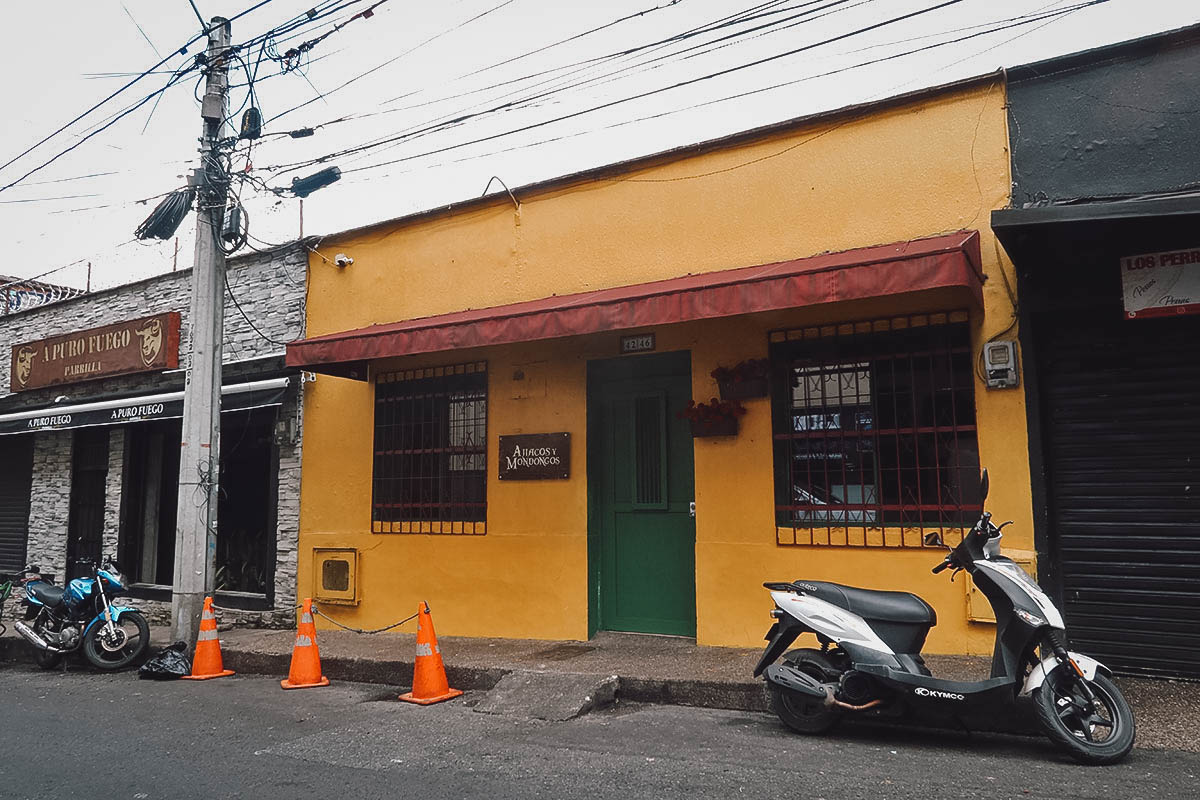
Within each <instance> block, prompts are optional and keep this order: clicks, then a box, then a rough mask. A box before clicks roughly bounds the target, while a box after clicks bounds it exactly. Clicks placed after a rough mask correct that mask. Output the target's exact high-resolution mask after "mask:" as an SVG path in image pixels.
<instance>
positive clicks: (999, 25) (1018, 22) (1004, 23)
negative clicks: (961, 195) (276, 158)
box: [343, 0, 1111, 175]
mask: <svg viewBox="0 0 1200 800" xmlns="http://www.w3.org/2000/svg"><path fill="white" fill-rule="evenodd" d="M1108 2H1111V0H1086V1H1085V2H1080V3H1077V4H1076V5H1074V6H1068V7H1064V8H1061V9H1056V10H1054V11H1049V12H1042V13H1035V14H1032V15H1021V16H1017V17H1011V18H1009V19H1007V20H999V21H995V22H993V23H990V24H992V25H993V26H994V27H992V28H989V29H987V30H983V31H977V32H975V33H970V34H966V35H963V36H960V37H956V38H953V39H949V40H946V41H942V42H935V43H932V44H927V45H922V46H920V47H916V48H912V49H910V50H906V51H904V52H900V53H892V54H889V55H886V56H882V57H879V58H874V59H870V60H868V61H863V62H859V63H856V64H852V65H849V66H845V67H840V68H837V69H833V70H828V71H826V72H822V73H818V74H814V75H807V76H804V77H801V78H796V79H792V80H788V81H783V82H780V83H775V84H772V85H770V86H764V87H759V88H755V89H750V90H747V91H744V92H739V93H737V94H733V95H728V96H725V97H720V98H716V99H713V100H707V101H704V102H700V103H695V104H692V105H688V106H685V107H683V108H677V109H673V110H669V111H662V112H657V113H654V114H650V115H647V116H643V117H639V118H637V119H633V120H624V121H621V122H617V123H614V124H612V125H607V126H604V127H602V128H599V129H596V130H589V131H581V132H578V133H574V134H568V135H564V136H558V137H552V138H549V139H544V140H542V141H540V142H537V143H535V144H547V143H551V142H555V141H561V140H563V139H567V138H573V137H575V136H582V135H586V134H589V133H595V132H597V131H598V130H607V129H611V128H617V127H622V126H624V125H629V124H633V123H636V122H645V121H648V120H652V119H658V118H661V117H665V116H669V115H672V114H677V113H682V112H685V111H691V110H694V109H697V108H703V107H706V106H711V105H716V104H718V103H723V102H727V101H730V100H735V99H740V98H744V97H748V96H751V95H755V94H761V93H764V92H769V91H773V90H775V89H780V88H783V87H785V86H790V85H794V84H797V83H801V82H805V81H810V80H815V79H817V78H822V77H828V76H830V75H835V74H839V73H842V72H847V71H850V70H853V69H858V68H861V67H865V66H871V65H875V64H880V63H884V62H886V61H891V60H894V59H897V58H902V57H905V56H909V55H913V54H916V53H920V52H924V51H927V50H933V49H936V48H940V47H945V46H947V45H951V44H957V43H961V42H964V41H968V40H970V39H975V38H979V37H981V36H987V35H991V34H994V33H999V32H1002V31H1005V30H1009V29H1012V28H1016V27H1020V26H1024V25H1029V24H1032V23H1034V22H1040V21H1043V20H1050V21H1054V20H1056V19H1058V18H1062V17H1065V16H1067V15H1069V14H1073V13H1075V12H1078V11H1081V10H1083V9H1085V8H1090V7H1092V6H1096V5H1102V4H1104V3H1108ZM971 27H977V26H971ZM990 49H994V48H988V50H990ZM982 52H987V50H984V51H982ZM976 55H977V54H976ZM616 102H623V101H616ZM610 105H612V104H611V103H608V104H603V105H600V106H595V107H593V108H590V109H585V110H583V111H581V112H577V113H575V114H569V115H564V116H563V117H560V118H556V119H554V120H549V121H546V122H542V123H535V124H533V125H528V126H523V127H521V128H517V129H514V130H510V131H504V132H501V133H497V134H493V135H490V136H484V137H480V138H477V139H473V140H471V141H467V142H460V143H456V144H452V145H448V146H446V147H442V148H437V149H435V150H430V151H426V152H423V153H418V154H414V155H409V156H404V157H401V158H396V159H390V160H388V161H383V162H380V163H377V164H369V165H366V166H362V167H353V168H348V169H344V170H343V173H344V174H347V175H349V174H352V173H355V172H364V171H367V170H372V169H379V168H381V167H386V166H392V165H395V164H400V163H404V162H408V161H414V160H417V159H420V158H427V157H429V156H432V155H439V154H441V153H446V152H450V151H452V150H457V149H461V148H464V147H470V146H472V145H476V144H481V143H483V142H487V141H492V140H495V139H499V138H503V137H506V136H510V135H513V134H516V133H522V132H525V131H527V130H531V129H534V128H537V127H541V126H542V125H549V124H552V123H554V122H557V121H560V120H562V119H568V118H571V117H575V116H582V115H583V114H586V113H590V112H591V111H594V110H598V109H600V108H606V107H609V106H610ZM843 124H844V123H843ZM528 146H532V145H529V144H522V145H519V146H514V147H511V148H507V149H505V150H500V151H496V153H492V154H489V155H495V154H498V153H503V152H510V151H511V150H515V149H520V148H523V147H528ZM477 157H481V156H473V157H472V158H477ZM463 160H468V159H463Z"/></svg>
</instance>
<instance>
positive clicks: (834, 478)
mask: <svg viewBox="0 0 1200 800" xmlns="http://www.w3.org/2000/svg"><path fill="white" fill-rule="evenodd" d="M771 341H772V344H771V359H772V363H773V369H774V371H775V374H776V376H778V378H779V381H778V383H779V384H780V385H784V386H785V388H784V389H783V390H782V391H781V390H780V389H779V388H778V387H777V389H776V392H775V395H774V398H773V401H772V402H773V405H774V408H773V415H772V417H773V420H774V428H775V430H774V439H775V475H776V487H775V488H776V491H775V497H776V511H777V522H778V524H779V525H784V526H791V527H794V528H797V529H799V528H816V527H830V528H833V527H843V526H844V527H854V526H858V527H860V528H879V527H902V528H913V527H916V528H925V527H932V528H942V527H944V526H959V525H962V524H963V523H968V524H969V523H971V522H973V521H974V519H975V517H976V516H977V514H978V510H979V505H980V501H979V498H978V496H977V495H978V491H977V488H972V487H977V485H978V480H979V479H978V475H979V464H978V450H977V447H976V444H975V442H976V438H975V410H974V409H975V406H974V377H973V375H972V373H971V355H970V334H969V330H968V327H967V315H966V313H965V312H955V313H953V314H936V315H934V314H930V315H919V316H914V317H906V318H899V319H893V320H882V321H875V322H869V323H858V324H853V325H850V324H846V325H838V326H828V327H824V328H811V329H804V330H802V331H786V332H776V333H775V334H773V335H772V337H771ZM860 533H861V532H860ZM795 540H796V542H798V543H803V544H810V543H815V542H817V541H818V537H815V536H814V537H808V538H806V537H804V536H796V537H795ZM822 541H823V543H828V542H830V541H832V537H831V536H825V537H824V539H823V540H822ZM844 541H845V543H848V544H854V543H855V542H856V541H857V542H858V543H860V544H866V543H869V542H871V541H872V538H871V537H867V536H862V535H860V536H859V537H858V538H857V540H856V539H855V538H854V537H850V536H847V537H846V539H845V540H844ZM873 541H874V542H875V543H876V544H878V545H883V544H884V542H883V538H882V537H879V536H877V537H874V540H873ZM789 543H790V541H789Z"/></svg>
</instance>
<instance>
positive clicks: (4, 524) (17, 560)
mask: <svg viewBox="0 0 1200 800" xmlns="http://www.w3.org/2000/svg"><path fill="white" fill-rule="evenodd" d="M32 482H33V439H32V437H29V436H13V437H9V438H2V439H0V572H16V571H17V570H19V569H20V568H21V567H23V566H25V550H26V543H27V542H28V539H29V498H30V494H29V493H30V490H31V489H32Z"/></svg>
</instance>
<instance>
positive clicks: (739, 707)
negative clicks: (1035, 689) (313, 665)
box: [0, 636, 1040, 735]
mask: <svg viewBox="0 0 1200 800" xmlns="http://www.w3.org/2000/svg"><path fill="white" fill-rule="evenodd" d="M222 660H223V662H224V665H225V666H226V667H227V668H230V669H233V670H236V671H237V672H239V673H242V674H245V675H272V676H279V675H287V673H288V669H289V667H290V665H291V655H290V654H287V655H285V654H281V653H260V652H254V651H248V650H234V649H224V650H223V651H222ZM0 661H7V662H22V663H30V664H32V663H33V654H32V652H31V651H30V648H28V647H27V646H25V643H24V642H22V641H20V640H18V639H13V638H10V637H7V636H6V637H4V638H3V639H0ZM321 665H322V667H323V671H324V672H325V673H326V674H327V675H332V676H333V680H335V681H349V682H354V683H373V684H378V685H383V686H408V685H411V684H412V677H413V664H412V662H406V661H381V660H378V659H365V658H346V657H339V656H323V657H322V659H321ZM521 671H523V670H520V669H517V668H501V667H492V668H480V667H461V666H455V665H453V664H446V678H447V679H448V681H449V683H450V685H451V686H453V687H455V688H456V689H463V690H465V691H490V690H491V689H493V688H494V687H495V686H496V684H497V683H499V682H500V680H501V679H502V678H503V677H504V676H505V675H509V674H511V673H514V672H521ZM616 698H617V699H618V700H624V701H627V702H634V703H649V704H653V705H672V706H693V707H698V708H712V709H722V710H726V711H742V712H769V711H770V706H769V705H768V703H767V698H766V693H765V692H764V691H763V687H762V684H761V683H758V682H753V683H734V682H723V681H703V680H690V679H686V678H681V679H667V678H639V677H628V676H618V678H617V688H616ZM1026 711H1028V712H1029V713H1030V714H1031V713H1032V710H1031V709H1025V708H1023V707H1022V706H1021V705H1018V706H1015V707H1014V708H1013V709H1011V712H1012V713H1010V714H1000V715H996V716H994V717H992V718H990V719H982V720H975V721H974V725H972V726H971V729H972V730H974V731H977V732H980V733H984V732H989V733H1009V734H1018V735H1040V734H1039V733H1037V727H1036V725H1033V724H1031V720H1032V717H1031V716H1026V714H1025V713H1024V712H1026ZM847 722H850V720H847ZM854 724H870V725H879V724H884V725H886V724H888V723H887V722H886V721H884V720H871V721H867V720H862V722H861V723H854ZM922 727H938V728H943V729H950V730H955V729H957V730H962V726H961V725H960V724H959V723H958V722H956V721H954V720H951V719H947V720H945V721H943V723H942V724H939V723H938V722H936V721H931V722H930V723H926V725H924V726H922Z"/></svg>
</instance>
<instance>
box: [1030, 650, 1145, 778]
mask: <svg viewBox="0 0 1200 800" xmlns="http://www.w3.org/2000/svg"><path fill="white" fill-rule="evenodd" d="M1082 681H1083V678H1078V677H1076V676H1074V675H1067V674H1065V670H1064V669H1063V668H1060V669H1057V670H1055V671H1054V672H1053V673H1051V674H1050V675H1049V676H1047V678H1046V682H1045V683H1043V684H1042V685H1041V686H1040V687H1039V688H1038V689H1036V690H1035V691H1034V693H1033V700H1034V707H1035V708H1036V709H1037V716H1038V721H1039V722H1040V723H1041V725H1042V729H1043V730H1044V731H1045V732H1046V735H1047V736H1048V737H1049V738H1050V740H1051V741H1052V742H1054V743H1055V744H1056V745H1058V747H1059V748H1060V749H1062V750H1064V751H1066V752H1067V754H1069V755H1070V756H1071V757H1072V758H1074V759H1075V760H1076V761H1078V762H1080V763H1083V764H1097V765H1098V764H1114V763H1116V762H1118V761H1120V760H1121V759H1122V758H1124V757H1125V756H1126V755H1128V754H1129V751H1130V750H1131V749H1133V739H1134V735H1135V733H1136V729H1135V726H1134V722H1133V711H1132V710H1131V709H1130V708H1129V703H1128V702H1126V701H1125V696H1124V695H1122V694H1121V690H1120V689H1118V688H1117V686H1116V684H1114V683H1113V682H1112V681H1110V680H1109V679H1108V678H1106V677H1104V676H1103V675H1096V677H1095V678H1094V679H1093V680H1090V681H1088V682H1087V685H1088V687H1089V688H1091V690H1092V694H1093V695H1094V696H1095V698H1096V703H1095V705H1092V703H1090V702H1089V701H1088V699H1087V695H1086V694H1084V692H1083V689H1082V688H1081V687H1080V683H1081V682H1082Z"/></svg>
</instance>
